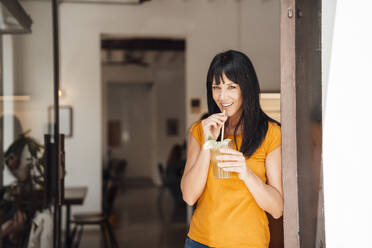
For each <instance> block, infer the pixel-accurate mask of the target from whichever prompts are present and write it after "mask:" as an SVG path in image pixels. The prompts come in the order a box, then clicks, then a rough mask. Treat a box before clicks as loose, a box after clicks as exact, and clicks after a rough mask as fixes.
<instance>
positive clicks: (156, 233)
mask: <svg viewBox="0 0 372 248" xmlns="http://www.w3.org/2000/svg"><path fill="white" fill-rule="evenodd" d="M159 196H160V198H159ZM159 199H160V200H159ZM158 203H160V205H161V209H162V212H161V213H162V214H161V213H160V212H159V204H158ZM185 211H186V209H185V208H184V207H175V206H174V203H173V200H172V197H171V196H170V194H169V192H168V191H167V190H163V191H161V189H160V188H159V187H156V186H154V185H153V184H152V183H151V182H149V181H147V180H145V179H136V180H130V181H128V183H127V185H126V187H125V190H122V191H121V192H120V193H119V195H118V198H117V201H116V202H115V216H114V224H115V226H114V229H115V234H116V237H117V239H118V242H119V247H123V248H124V247H125V248H142V247H143V248H145V247H146V248H148V247H152V248H160V247H161V248H182V247H184V241H185V237H186V232H187V228H188V227H187V224H186V212H185ZM161 216H162V217H161ZM80 247H81V248H94V247H97V248H100V247H104V246H103V244H102V240H101V233H100V231H99V230H90V231H84V234H83V238H82V241H81V244H80Z"/></svg>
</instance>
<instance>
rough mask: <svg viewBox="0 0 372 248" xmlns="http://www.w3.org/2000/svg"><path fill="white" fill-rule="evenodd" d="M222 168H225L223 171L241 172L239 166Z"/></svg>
mask: <svg viewBox="0 0 372 248" xmlns="http://www.w3.org/2000/svg"><path fill="white" fill-rule="evenodd" d="M222 169H223V171H230V172H236V173H241V170H240V168H239V167H226V168H222Z"/></svg>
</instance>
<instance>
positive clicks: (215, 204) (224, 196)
mask: <svg viewBox="0 0 372 248" xmlns="http://www.w3.org/2000/svg"><path fill="white" fill-rule="evenodd" d="M190 133H191V134H192V135H193V137H194V138H195V139H196V140H197V142H198V143H199V144H200V146H202V144H203V143H204V138H203V137H204V136H203V129H202V126H201V122H200V121H198V122H196V123H194V124H193V125H192V127H191V129H190ZM226 137H228V138H231V139H232V140H233V138H234V137H233V136H229V135H227V136H225V138H226ZM236 138H237V144H238V147H240V145H241V142H242V137H241V135H237V137H236ZM232 143H233V144H234V142H232ZM280 145H281V130H280V127H279V126H278V125H277V124H276V123H274V122H269V124H268V130H267V133H266V137H265V139H264V141H263V142H262V144H261V146H260V147H259V148H258V149H257V150H256V151H255V153H254V154H253V155H252V156H251V157H250V158H249V159H246V162H247V165H248V167H249V168H250V169H251V170H252V171H253V172H254V173H255V174H256V175H257V176H258V177H259V178H261V180H262V181H264V182H266V171H265V158H266V155H267V154H268V153H270V152H271V151H273V150H274V149H275V148H277V147H278V146H280ZM234 149H236V147H235V144H234ZM188 236H189V237H190V238H191V239H193V240H195V241H197V242H199V243H202V244H204V245H207V246H210V247H217V248H267V247H268V246H269V241H270V232H269V227H268V220H267V216H266V213H265V211H264V210H262V209H261V208H260V207H259V206H258V205H257V203H256V201H255V199H254V198H253V196H252V194H251V193H250V192H249V190H248V188H247V186H246V185H245V184H244V182H243V181H242V180H240V179H239V178H238V176H237V174H236V173H233V175H232V177H231V178H230V179H215V178H214V177H213V170H212V169H211V165H210V169H209V172H208V178H207V182H206V185H205V188H204V192H203V193H202V195H201V196H200V198H199V200H198V202H197V207H196V210H195V212H194V215H193V217H192V220H191V224H190V230H189V233H188Z"/></svg>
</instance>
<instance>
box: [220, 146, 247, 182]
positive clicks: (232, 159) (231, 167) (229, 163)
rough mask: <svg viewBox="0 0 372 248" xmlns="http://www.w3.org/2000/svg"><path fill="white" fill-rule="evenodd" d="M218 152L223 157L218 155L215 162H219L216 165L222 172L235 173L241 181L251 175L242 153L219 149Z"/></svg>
mask: <svg viewBox="0 0 372 248" xmlns="http://www.w3.org/2000/svg"><path fill="white" fill-rule="evenodd" d="M220 152H221V153H223V155H218V156H217V157H216V160H217V161H221V162H218V164H217V165H218V166H219V167H221V168H223V170H224V171H231V172H236V173H237V174H238V177H239V178H240V179H241V180H243V181H244V180H246V179H247V178H248V177H249V175H251V173H253V172H252V171H251V170H250V169H249V168H248V166H247V164H246V162H245V157H244V155H243V153H241V152H239V151H236V150H233V149H230V148H223V149H220Z"/></svg>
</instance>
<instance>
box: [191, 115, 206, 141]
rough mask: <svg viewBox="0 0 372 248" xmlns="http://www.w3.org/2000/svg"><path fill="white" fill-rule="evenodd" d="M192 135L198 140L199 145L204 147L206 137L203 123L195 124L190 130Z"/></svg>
mask: <svg viewBox="0 0 372 248" xmlns="http://www.w3.org/2000/svg"><path fill="white" fill-rule="evenodd" d="M189 132H190V134H191V135H192V136H193V137H194V138H195V139H196V141H197V142H198V143H199V145H200V146H202V144H203V141H204V136H203V128H202V125H201V121H197V122H195V123H194V124H193V125H192V126H191V128H190V130H189Z"/></svg>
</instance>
